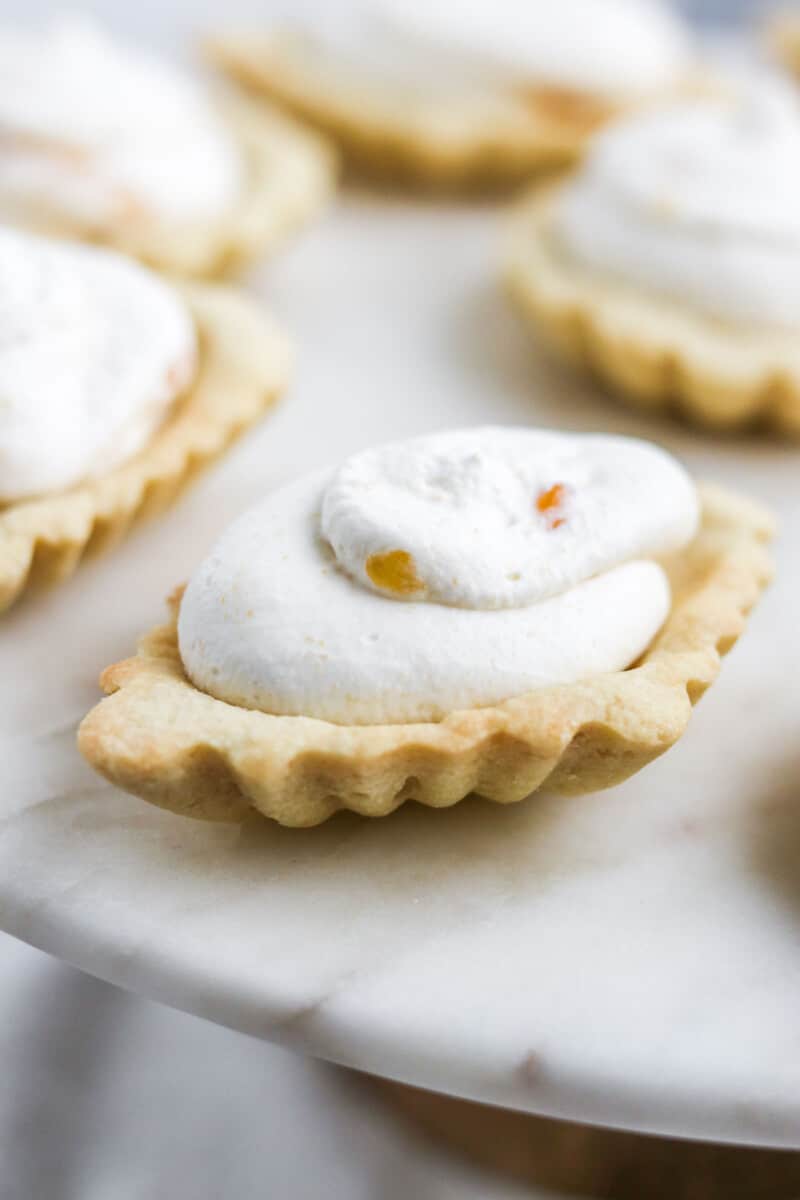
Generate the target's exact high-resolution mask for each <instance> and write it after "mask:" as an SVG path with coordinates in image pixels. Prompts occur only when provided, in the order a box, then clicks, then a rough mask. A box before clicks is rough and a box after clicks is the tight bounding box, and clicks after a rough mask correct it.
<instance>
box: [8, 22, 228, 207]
mask: <svg viewBox="0 0 800 1200" xmlns="http://www.w3.org/2000/svg"><path fill="white" fill-rule="evenodd" d="M243 172H244V166H243V163H242V161H241V158H240V155H239V152H238V148H237V147H236V146H235V145H234V144H233V142H232V140H231V139H230V137H229V135H228V132H227V130H226V129H225V128H224V127H223V125H222V123H221V121H220V120H219V118H218V117H217V115H216V113H215V112H214V110H213V108H212V106H211V104H210V103H209V101H208V100H207V99H206V97H205V95H204V94H203V92H202V90H201V89H200V87H199V86H198V85H197V84H195V82H194V81H193V80H192V79H190V78H188V77H187V76H185V75H184V74H182V73H181V72H180V71H179V70H177V69H176V68H174V67H172V66H170V65H168V64H166V63H162V62H159V61H158V60H156V59H154V58H151V57H150V56H148V55H146V54H144V53H142V52H139V51H132V50H128V49H126V48H124V47H122V46H119V45H117V44H116V43H115V42H114V41H112V40H111V39H110V38H108V37H107V36H106V35H104V34H102V33H101V32H100V31H99V30H97V29H96V28H94V27H93V26H92V25H90V24H88V23H87V22H86V21H84V20H80V21H78V20H76V19H74V18H73V19H72V20H69V21H64V20H61V21H58V22H56V23H54V24H53V25H51V26H49V27H48V28H46V29H44V30H38V31H34V30H26V31H23V30H13V29H2V30H0V209H2V208H4V209H5V210H6V211H7V212H10V213H12V214H13V215H14V216H17V215H19V214H20V213H22V214H24V212H25V209H26V207H27V208H29V209H31V210H32V215H34V216H35V217H41V216H42V215H44V216H47V215H48V214H56V215H64V216H67V217H69V218H71V219H76V218H77V219H79V220H81V221H86V222H90V223H97V224H100V225H103V224H109V223H113V222H116V221H157V220H166V221H170V220H175V221H178V220H183V219H197V220H204V219H213V218H215V217H218V216H220V215H221V214H222V213H224V212H225V211H226V210H228V209H230V207H231V206H232V205H233V204H235V203H236V200H237V198H238V196H239V195H240V193H241V187H242V180H243Z"/></svg>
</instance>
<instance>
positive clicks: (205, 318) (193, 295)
mask: <svg viewBox="0 0 800 1200" xmlns="http://www.w3.org/2000/svg"><path fill="white" fill-rule="evenodd" d="M180 292H181V295H182V296H183V298H184V299H185V301H186V302H187V304H188V306H189V310H190V312H191V313H192V316H193V317H194V320H195V324H196V328H197V332H198V363H197V369H196V373H195V376H194V379H193V381H192V383H191V384H190V386H189V388H188V390H187V391H186V392H185V394H184V395H183V396H182V397H180V398H179V399H178V400H177V402H176V404H175V406H174V407H173V409H172V412H171V413H170V415H169V416H168V417H167V419H166V421H165V422H164V424H163V425H162V426H161V427H160V429H158V430H157V431H156V433H155V435H154V436H153V438H152V439H151V441H150V442H149V444H148V445H147V446H146V447H145V448H144V449H143V450H142V451H140V453H139V454H138V455H136V457H134V458H132V459H130V460H129V461H128V462H126V463H123V464H122V465H121V466H119V467H117V468H115V469H114V470H112V471H109V473H108V474H107V475H103V476H101V477H99V478H97V479H92V480H89V481H88V482H86V483H83V484H78V485H77V486H75V487H74V488H70V489H68V490H66V491H63V492H55V493H51V494H48V495H45V496H42V497H38V498H35V499H32V500H28V499H26V500H20V501H17V502H11V503H9V504H6V505H0V612H2V611H4V610H5V609H7V608H8V607H9V606H10V605H11V604H13V603H14V601H15V600H16V599H17V598H18V597H19V596H20V595H21V594H22V593H23V592H24V591H26V590H27V589H29V588H32V587H34V586H38V585H52V584H55V583H59V582H61V581H62V580H64V579H66V578H67V577H68V576H70V575H71V574H72V573H73V571H74V570H75V569H76V567H77V566H78V564H79V562H80V561H81V559H82V558H83V557H84V556H85V555H88V554H90V553H95V552H99V551H101V550H105V549H106V548H108V547H109V546H111V545H113V544H114V543H116V542H118V541H120V540H121V539H122V538H123V537H124V536H125V534H126V533H127V531H128V529H129V527H130V526H131V525H132V524H133V522H134V521H137V520H139V519H140V518H142V517H145V516H150V515H153V514H155V513H158V512H160V511H161V510H162V509H164V508H166V507H167V506H168V505H169V504H171V503H172V502H173V501H174V500H175V499H176V497H177V496H178V494H179V493H180V492H181V491H182V489H183V488H184V487H185V486H186V485H187V484H188V483H189V482H190V481H191V480H192V479H193V478H194V477H195V476H196V475H197V474H199V472H200V471H201V469H202V468H203V467H205V466H206V465H207V464H208V463H209V462H211V461H212V460H213V459H215V458H217V457H218V456H219V455H220V454H222V452H223V451H224V450H225V449H226V448H227V447H228V446H229V445H230V444H231V442H233V441H234V439H235V438H236V437H237V436H238V434H240V433H241V432H242V431H243V430H245V429H246V428H247V427H248V426H250V425H252V424H253V423H254V422H255V421H256V420H257V419H258V418H259V417H260V416H261V414H262V413H263V412H264V411H265V410H266V409H267V408H268V407H269V406H270V405H271V404H272V403H273V402H274V401H275V400H276V399H277V397H278V395H279V394H280V392H281V391H282V390H283V388H284V387H285V385H286V382H287V379H288V375H289V361H290V354H289V348H288V344H287V342H286V340H285V339H284V337H283V335H282V334H281V333H280V332H279V331H278V330H277V329H276V328H275V326H274V325H273V324H272V322H271V321H270V320H269V318H268V317H266V315H265V314H264V313H263V312H262V311H261V309H260V307H259V306H258V304H257V303H255V302H254V301H252V300H249V299H247V298H246V297H245V296H243V295H241V294H239V293H237V292H234V291H232V290H229V289H227V288H223V287H219V286H214V285H208V284H205V285H203V284H187V285H185V286H184V287H182V288H180Z"/></svg>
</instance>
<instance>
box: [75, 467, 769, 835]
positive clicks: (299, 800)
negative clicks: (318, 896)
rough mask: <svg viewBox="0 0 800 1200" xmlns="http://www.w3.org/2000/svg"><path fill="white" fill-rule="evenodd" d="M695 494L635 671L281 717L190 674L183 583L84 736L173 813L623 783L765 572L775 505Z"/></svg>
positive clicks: (310, 807)
mask: <svg viewBox="0 0 800 1200" xmlns="http://www.w3.org/2000/svg"><path fill="white" fill-rule="evenodd" d="M703 500H704V519H703V527H702V530H701V534H700V535H699V536H698V539H697V540H696V542H695V543H693V547H692V548H690V549H691V552H692V556H693V557H692V556H690V557H687V559H686V563H690V564H691V570H690V577H691V578H692V579H695V582H696V586H692V587H690V588H688V590H687V591H686V592H685V594H684V593H682V592H680V590H679V592H678V597H677V599H676V602H675V604H674V605H673V610H672V613H671V615H670V618H669V619H668V621H667V624H666V625H665V627H664V629H663V630H662V632H661V634H660V635H659V636H658V638H657V639H656V641H655V642H654V643H653V645H652V646H651V647H650V649H649V650H648V652H647V653H646V654H645V655H644V656H643V659H642V660H641V661H640V663H639V664H638V665H637V666H635V667H634V668H632V669H631V670H628V671H624V672H618V673H615V674H612V675H606V676H603V677H601V678H599V679H596V680H592V681H589V682H586V683H581V684H572V685H566V686H562V687H551V688H547V689H543V690H542V691H539V692H533V693H530V694H529V695H527V696H523V697H520V698H517V699H515V700H511V701H508V702H507V703H505V704H503V705H498V706H496V707H493V708H485V709H476V710H470V711H464V712H459V713H454V714H452V715H451V716H450V717H448V718H447V719H445V720H444V721H442V722H441V723H437V724H420V725H390V726H358V727H355V726H349V727H348V726H337V725H332V724H328V723H325V722H321V721H316V720H311V719H308V718H304V717H276V716H271V715H269V714H266V713H260V712H251V711H246V710H243V709H239V708H236V707H234V706H232V705H228V704H225V703H223V702H222V701H219V700H216V699H214V698H213V697H211V696H208V695H206V694H204V693H202V692H200V691H198V690H197V689H196V688H194V687H193V685H192V684H191V683H189V681H188V680H187V679H186V677H185V675H184V673H183V670H182V667H181V663H180V657H179V654H178V647H177V637H176V619H175V618H176V615H177V606H178V604H179V596H178V597H176V599H175V600H174V602H173V620H172V621H171V622H170V623H169V624H167V625H164V626H161V627H159V628H157V629H155V630H153V631H152V632H151V633H150V634H148V635H147V636H146V637H145V638H144V639H143V640H142V642H141V644H140V647H139V651H138V654H137V655H136V657H134V658H132V659H128V660H127V661H125V662H122V663H118V664H116V665H115V666H112V667H109V668H108V669H107V670H106V671H105V672H104V674H103V678H102V686H103V688H104V690H105V691H106V692H107V693H109V695H108V698H107V699H105V700H103V701H101V702H100V703H99V704H98V705H97V706H96V707H95V708H94V709H93V710H92V711H91V712H90V713H89V715H88V716H87V717H86V719H85V720H84V722H83V724H82V725H81V728H80V731H79V746H80V749H81V751H82V753H83V754H84V756H85V757H86V758H87V759H88V761H89V762H90V763H91V764H92V766H93V767H94V768H95V769H96V770H97V771H99V772H100V773H101V774H102V775H104V776H105V777H106V778H107V779H109V780H110V781H111V782H112V783H114V784H116V785H117V786H119V787H121V788H123V789H124V790H126V791H129V792H132V793H134V794H136V795H138V796H140V797H142V798H144V799H146V800H148V801H150V802H152V803H154V804H156V805H159V806H161V807H164V808H167V809H171V810H172V811H174V812H177V813H180V814H183V815H186V816H192V817H198V818H202V819H207V820H217V821H224V820H229V821H239V820H242V819H243V818H244V817H245V816H246V815H247V813H248V812H249V811H250V810H251V809H256V810H257V811H259V812H261V813H262V814H264V815H265V816H267V817H270V818H272V819H274V820H275V821H277V822H279V823H280V824H283V825H288V826H295V827H304V826H313V825H318V824H320V823H322V822H323V821H325V820H327V819H328V818H329V817H330V816H332V815H333V814H334V813H335V812H337V811H339V810H340V809H348V810H350V811H352V812H356V813H359V814H361V815H364V816H369V817H381V816H386V815H388V814H389V813H391V812H393V811H395V809H397V808H399V807H400V805H402V804H403V803H405V802H406V801H407V800H415V801H417V802H418V803H420V804H423V805H426V806H428V807H431V808H444V807H449V806H451V805H454V804H456V803H458V802H459V801H460V800H462V799H465V798H466V797H467V796H468V795H471V794H477V795H480V796H482V797H484V798H485V799H488V800H491V801H494V802H496V803H500V804H508V803H514V802H517V801H520V800H522V799H524V798H525V797H527V796H528V795H530V794H531V793H533V792H535V791H537V790H538V789H540V788H543V787H546V788H547V790H548V791H550V792H554V793H561V794H580V793H585V792H591V791H597V790H601V789H603V788H607V787H610V786H613V785H615V784H618V783H622V782H623V781H624V780H626V779H628V778H629V777H630V776H631V775H633V774H635V773H636V772H637V771H639V770H640V769H641V768H642V767H644V766H646V765H647V764H648V763H649V762H651V761H652V760H653V759H655V758H657V757H658V756H659V755H660V754H662V753H664V751H666V750H667V749H669V748H670V747H671V746H672V745H674V743H675V742H676V741H677V740H678V739H679V738H680V737H681V735H682V734H683V732H684V731H685V729H686V726H687V724H688V721H689V717H690V714H691V710H692V707H693V705H694V704H695V703H696V702H697V701H698V700H699V698H700V696H701V695H702V694H703V693H704V692H705V690H706V689H707V688H708V687H709V686H710V685H711V683H712V682H713V681H714V679H715V678H716V676H717V674H718V671H719V667H720V661H721V656H722V655H723V654H725V653H726V652H727V651H728V650H729V649H730V648H731V647H732V646H733V645H734V643H735V642H736V641H737V639H738V637H739V635H740V634H741V632H742V630H743V629H744V626H745V620H746V616H747V614H748V613H749V611H750V610H751V608H752V607H753V606H754V605H755V603H756V601H757V600H758V598H759V596H760V594H761V592H762V590H763V589H764V588H765V587H766V585H767V583H768V582H769V580H770V578H771V575H772V565H771V559H770V556H769V554H768V552H767V550H766V547H765V543H766V542H767V541H768V540H769V539H770V537H771V535H772V525H771V519H770V517H769V515H768V514H767V513H765V512H764V511H763V510H761V509H760V508H759V507H758V506H755V505H752V504H750V503H749V502H748V501H743V500H741V499H739V498H738V497H736V496H734V495H733V494H731V493H727V492H724V491H722V490H720V489H716V488H706V489H704V490H703ZM687 553H688V552H687ZM695 560H696V561H695ZM680 561H681V560H680V559H679V560H677V563H678V568H677V569H678V570H679V571H680V569H681V566H680ZM176 718H178V719H177V721H176Z"/></svg>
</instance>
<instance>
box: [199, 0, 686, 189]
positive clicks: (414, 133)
mask: <svg viewBox="0 0 800 1200" xmlns="http://www.w3.org/2000/svg"><path fill="white" fill-rule="evenodd" d="M207 46H208V51H209V54H210V57H211V59H212V61H214V62H215V63H216V64H217V65H219V66H220V67H222V68H223V69H224V70H225V71H226V72H227V73H228V74H229V75H230V76H232V77H233V78H234V79H236V80H237V81H239V82H241V83H243V84H245V85H247V87H248V88H249V89H250V91H251V92H255V93H257V94H259V95H261V96H265V97H269V98H270V99H271V100H277V101H278V102H279V103H281V104H282V105H284V106H285V107H287V108H288V109H290V110H291V111H292V112H294V113H297V114H299V115H300V116H302V117H304V118H305V119H306V120H308V121H309V122H310V123H312V124H313V125H315V126H316V127H318V128H320V129H323V130H325V131H326V132H327V133H329V134H331V135H332V136H333V137H334V138H335V139H336V140H337V141H338V142H339V144H340V146H341V148H342V150H343V151H344V153H345V155H346V156H347V157H348V158H349V159H350V160H351V161H352V162H354V163H355V164H356V165H357V166H358V167H360V168H361V169H364V170H366V171H368V172H369V173H370V174H373V175H375V174H377V175H379V176H382V177H389V178H395V179H398V180H402V181H409V180H410V181H416V182H423V183H427V184H439V185H449V186H456V187H457V186H463V187H467V186H470V185H472V186H484V187H491V186H498V185H503V184H506V185H507V184H509V183H513V182H516V181H519V180H522V179H525V178H527V177H529V176H530V175H531V174H532V173H533V172H536V171H539V170H541V169H543V168H554V167H559V166H562V165H564V164H565V163H569V162H572V161H573V160H574V159H575V158H576V157H577V156H578V155H580V153H581V152H582V150H583V148H584V146H585V145H586V142H587V139H588V138H589V137H591V135H592V134H593V133H594V132H595V131H596V130H597V129H598V128H600V127H601V126H602V125H604V124H605V123H606V122H607V121H608V120H609V119H611V118H612V117H614V116H616V115H618V114H619V113H620V112H624V111H627V110H628V109H630V108H631V107H635V106H638V105H640V104H642V103H645V102H647V101H651V100H652V99H653V98H654V97H656V96H660V95H662V94H663V93H665V92H666V93H670V92H671V91H672V90H673V89H675V88H676V87H678V86H680V85H681V84H682V83H683V81H684V80H685V79H686V77H687V76H688V75H689V74H690V72H691V70H692V45H691V41H690V38H689V36H688V33H687V31H686V29H685V28H684V27H683V26H682V25H681V23H680V22H679V20H678V18H677V16H676V15H675V14H674V13H673V11H672V10H671V9H670V8H669V7H667V6H666V5H664V4H662V3H661V2H660V0H560V2H559V3H550V2H549V0H547V2H545V0H529V2H528V3H520V2H519V0H350V3H344V4H343V3H338V4H332V5H331V6H330V8H329V9H328V10H326V12H325V14H324V15H320V14H317V15H315V18H314V19H313V21H311V20H308V21H303V20H302V18H301V17H298V16H296V15H295V16H293V17H292V19H291V20H289V21H287V22H286V23H285V24H282V25H279V26H276V27H275V28H273V29H271V30H267V31H264V30H262V31H261V32H256V31H244V32H241V33H237V32H230V33H224V32H223V33H219V34H217V35H216V36H213V37H211V38H209V39H208V42H207Z"/></svg>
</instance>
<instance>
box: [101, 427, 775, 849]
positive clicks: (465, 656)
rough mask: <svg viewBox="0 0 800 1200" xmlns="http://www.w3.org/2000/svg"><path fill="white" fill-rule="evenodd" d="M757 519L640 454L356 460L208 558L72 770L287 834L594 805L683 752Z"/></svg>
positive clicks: (465, 440)
mask: <svg viewBox="0 0 800 1200" xmlns="http://www.w3.org/2000/svg"><path fill="white" fill-rule="evenodd" d="M769 530H770V521H769V517H768V516H766V515H765V514H764V513H763V512H761V511H760V510H758V509H756V508H755V507H754V506H751V505H749V504H748V503H747V502H744V501H740V500H737V499H736V498H734V497H731V496H729V495H727V494H723V493H719V492H716V491H701V492H698V490H697V488H696V487H695V485H694V484H693V483H692V481H691V480H690V479H689V477H688V476H687V474H686V472H685V471H684V470H683V468H682V467H681V466H680V465H679V464H678V463H677V462H676V461H675V460H674V459H672V458H670V456H669V455H667V454H665V453H664V452H662V451H661V450H659V449H657V448H656V447H654V446H650V445H648V444H646V443H642V442H636V441H633V440H629V439H622V438H612V437H605V436H602V435H568V434H557V433H548V432H543V431H535V430H530V429H504V428H485V429H472V430H463V431H459V432H450V433H442V434H437V435H433V436H429V437H423V438H416V439H412V440H410V441H407V442H402V443H394V444H391V445H388V446H383V447H379V448H377V449H375V450H370V451H366V452H364V453H361V454H358V455H355V456H354V457H353V458H351V459H349V460H348V461H347V462H345V463H344V464H342V465H341V466H340V467H339V468H338V469H334V470H329V471H326V472H322V473H315V474H312V475H309V476H306V477H304V478H302V479H300V480H298V481H297V482H296V483H295V484H292V485H291V486H289V487H287V488H284V489H282V490H280V491H278V492H276V493H274V494H273V495H272V496H270V497H268V498H267V499H266V500H264V501H263V502H262V503H261V504H259V505H257V506H256V507H255V508H254V509H252V510H251V511H250V512H247V513H245V514H244V515H243V516H242V517H241V518H240V519H239V520H238V521H236V522H235V523H234V524H233V526H231V528H230V529H229V530H228V531H227V532H226V533H224V534H223V536H222V537H221V539H220V540H219V542H218V543H217V545H216V546H215V547H214V548H213V550H212V551H211V553H210V554H209V555H208V557H207V558H206V560H205V561H204V562H203V563H202V564H201V565H200V566H199V568H198V569H197V571H196V572H195V573H194V575H193V576H192V578H191V580H190V582H189V584H188V586H187V588H186V589H185V591H184V592H183V593H182V594H181V593H179V594H177V595H176V597H175V600H174V619H173V621H172V622H171V623H170V624H169V625H168V626H165V627H164V628H162V629H158V630H155V631H154V632H153V633H152V634H151V635H149V636H148V637H147V638H146V639H145V640H144V641H143V642H142V643H141V645H140V649H139V653H138V655H137V657H136V658H134V659H132V660H130V661H128V662H126V663H121V664H118V665H117V666H115V667H111V668H109V669H108V670H107V671H106V672H105V674H104V676H103V686H104V687H105V689H106V691H108V692H109V693H111V695H110V696H109V699H107V700H106V701H104V702H103V703H101V704H100V705H99V706H98V708H97V709H95V710H94V711H93V712H92V713H91V714H90V715H89V716H88V717H87V719H86V721H85V722H84V724H83V726H82V728H81V733H80V745H81V748H82V750H83V752H84V754H85V755H86V756H87V758H88V759H89V761H90V762H92V763H93V764H94V766H95V767H96V768H97V769H98V770H100V771H101V772H103V773H104V774H105V775H106V776H107V777H108V778H110V779H111V780H113V781H114V782H116V783H118V784H120V785H121V786H123V787H125V788H128V789H129V790H131V791H134V792H136V793H137V794H140V795H142V796H144V797H146V798H147V799H149V800H152V801H154V802H155V803H158V804H163V805H164V806H166V807H169V808H173V809H175V810H176V811H180V812H186V813H188V814H190V815H195V816H203V817H209V818H234V819H238V818H239V817H241V816H242V815H243V814H244V813H245V812H246V811H247V809H248V807H250V806H252V807H255V808H257V809H258V810H259V811H261V812H263V813H265V814H267V815H268V816H271V817H274V818H275V819H277V820H279V821H281V822H283V823H284V824H289V825H313V824H316V823H318V822H319V821H321V820H324V819H325V818H326V817H328V816H330V815H331V813H332V812H334V811H336V810H337V809H338V808H352V809H354V810H355V811H357V812H361V813H364V814H366V815H370V816H381V815H385V814H386V813H388V812H390V811H392V810H393V809H394V808H396V807H397V806H398V805H399V804H402V803H403V802H404V801H405V800H408V799H415V800H418V801H420V802H421V803H424V804H429V805H432V806H437V807H443V806H446V805H450V804H454V803H456V802H457V801H458V800H460V799H462V798H463V797H464V796H466V795H468V794H469V793H471V792H478V793H480V794H481V795H483V796H487V797H489V798H491V799H493V800H497V801H499V802H503V803H508V802H511V801H514V800H521V799H522V798H523V797H524V796H526V795H527V794H529V793H530V792H532V791H534V790H536V788H537V787H539V786H541V785H542V784H543V783H544V782H545V781H547V784H548V787H550V788H552V789H554V790H555V791H572V792H576V791H590V790H593V789H596V788H599V787H604V786H608V785H609V784H611V783H614V782H619V781H621V780H622V779H624V778H626V777H627V776H628V775H630V774H632V773H633V772H634V771H635V770H638V769H639V768H640V767H642V766H644V765H645V763H647V762H649V761H650V760H651V759H652V758H654V757H656V755H657V754H660V753H661V752H663V751H664V750H665V749H667V748H668V746H669V745H671V744H672V743H673V742H674V741H675V740H677V738H678V737H679V736H680V735H681V733H682V732H683V730H684V728H685V726H686V723H687V721H688V716H689V712H690V710H691V706H692V703H693V702H694V701H695V700H697V699H698V698H699V696H700V695H701V694H702V692H703V691H704V690H705V688H706V687H707V686H708V685H709V683H710V682H711V681H712V679H713V678H714V676H715V675H716V672H717V669H718V666H719V657H720V653H721V652H723V651H724V650H726V649H728V648H729V646H730V645H731V644H732V643H733V641H735V639H736V637H737V636H738V634H739V632H741V629H742V626H743V616H744V613H745V612H746V611H747V610H748V609H749V608H750V607H751V605H752V604H753V603H754V602H755V600H756V598H757V596H758V594H759V592H760V590H761V588H762V587H763V586H764V584H765V583H766V581H767V579H768V577H769V574H770V565H769V560H768V558H767V556H766V554H765V551H764V549H763V547H762V543H763V542H764V541H765V540H766V539H767V538H768V536H769Z"/></svg>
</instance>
